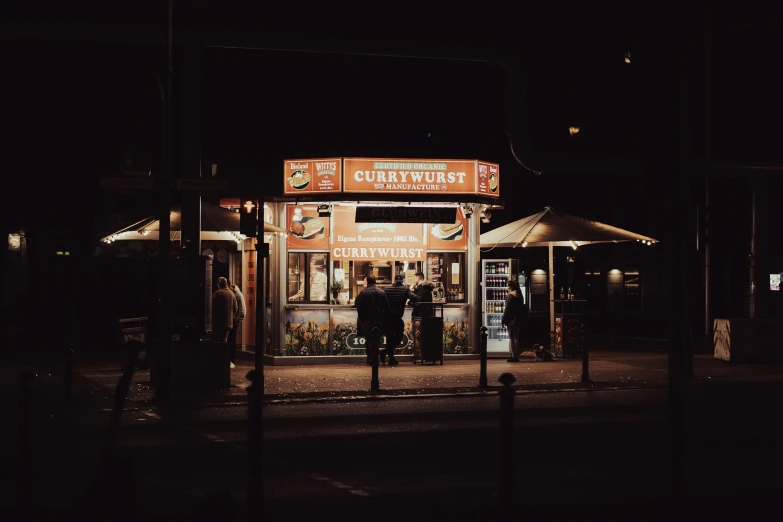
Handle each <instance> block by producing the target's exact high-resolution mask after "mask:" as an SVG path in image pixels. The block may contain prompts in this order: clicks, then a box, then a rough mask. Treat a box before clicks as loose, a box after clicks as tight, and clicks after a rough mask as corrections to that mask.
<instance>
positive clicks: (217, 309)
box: [212, 276, 237, 343]
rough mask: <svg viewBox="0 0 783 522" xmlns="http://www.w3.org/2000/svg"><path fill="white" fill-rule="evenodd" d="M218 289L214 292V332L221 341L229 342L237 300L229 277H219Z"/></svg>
mask: <svg viewBox="0 0 783 522" xmlns="http://www.w3.org/2000/svg"><path fill="white" fill-rule="evenodd" d="M217 284H218V289H217V290H215V292H214V293H213V294H212V332H213V333H214V334H215V339H217V342H219V343H225V342H228V333H229V332H230V331H231V328H232V327H233V326H234V314H235V313H236V309H237V300H236V297H235V296H234V292H232V291H231V290H230V289H229V288H228V279H226V278H225V277H222V276H221V277H218V280H217Z"/></svg>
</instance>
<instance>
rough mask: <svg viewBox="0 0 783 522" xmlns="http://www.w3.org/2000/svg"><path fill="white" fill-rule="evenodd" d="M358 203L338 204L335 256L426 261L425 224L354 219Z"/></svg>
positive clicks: (333, 253) (336, 257)
mask: <svg viewBox="0 0 783 522" xmlns="http://www.w3.org/2000/svg"><path fill="white" fill-rule="evenodd" d="M355 216H356V208H355V207H335V208H334V211H333V213H332V217H333V219H334V234H333V236H334V239H333V241H332V248H331V252H332V260H338V259H351V260H354V259H367V260H374V259H375V260H389V261H403V260H411V261H423V260H424V259H425V258H426V251H425V248H424V240H423V235H424V234H423V232H424V227H428V226H429V225H422V224H420V223H354V220H355Z"/></svg>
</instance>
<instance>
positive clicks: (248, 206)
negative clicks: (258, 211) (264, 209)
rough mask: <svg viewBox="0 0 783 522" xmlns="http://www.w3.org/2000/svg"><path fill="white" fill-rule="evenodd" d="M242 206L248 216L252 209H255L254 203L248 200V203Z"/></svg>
mask: <svg viewBox="0 0 783 522" xmlns="http://www.w3.org/2000/svg"><path fill="white" fill-rule="evenodd" d="M242 206H243V207H245V209H247V213H248V214H250V213H251V212H252V211H253V209H254V208H256V204H255V203H253V202H252V201H250V200H248V201H245V204H244V205H242Z"/></svg>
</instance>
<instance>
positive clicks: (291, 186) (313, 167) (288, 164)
mask: <svg viewBox="0 0 783 522" xmlns="http://www.w3.org/2000/svg"><path fill="white" fill-rule="evenodd" d="M341 184H342V159H340V158H326V159H306V160H286V161H285V190H284V191H283V192H284V193H285V194H302V193H313V192H340V191H341Z"/></svg>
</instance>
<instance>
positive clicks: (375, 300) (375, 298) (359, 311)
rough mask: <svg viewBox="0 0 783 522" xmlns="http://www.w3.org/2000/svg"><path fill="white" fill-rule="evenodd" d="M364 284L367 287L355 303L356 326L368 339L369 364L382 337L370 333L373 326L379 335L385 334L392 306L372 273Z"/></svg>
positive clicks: (365, 279)
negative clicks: (376, 284) (390, 306)
mask: <svg viewBox="0 0 783 522" xmlns="http://www.w3.org/2000/svg"><path fill="white" fill-rule="evenodd" d="M364 284H365V288H364V290H362V291H361V292H359V295H357V296H356V302H355V304H354V306H356V315H357V320H356V328H357V330H358V332H357V333H358V334H359V335H360V336H362V337H364V338H365V339H366V341H365V342H366V345H365V346H367V364H372V359H371V358H370V355H371V352H372V350H373V349H375V350H377V349H378V346H377V344H375V343H379V342H380V337H377V338H376V337H374V336H372V335H370V334H371V333H372V330H373V328H376V327H377V328H378V330H379V335H383V333H384V330H385V326H386V325H385V323H386V316H387V315H388V314H389V311H390V308H389V299H388V298H387V297H386V293H385V292H384V291H383V290H381V289H380V288H378V287H377V286H375V276H373V275H371V274H368V275H366V276H364ZM371 343H372V344H371Z"/></svg>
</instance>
